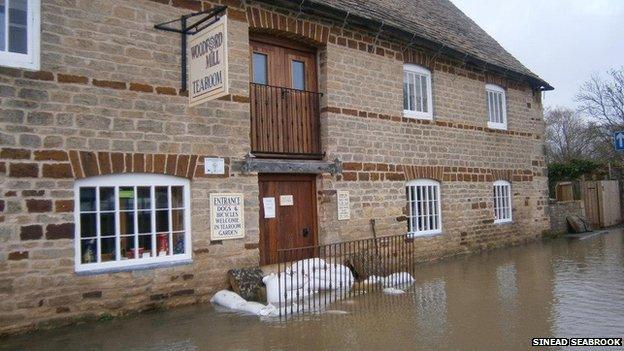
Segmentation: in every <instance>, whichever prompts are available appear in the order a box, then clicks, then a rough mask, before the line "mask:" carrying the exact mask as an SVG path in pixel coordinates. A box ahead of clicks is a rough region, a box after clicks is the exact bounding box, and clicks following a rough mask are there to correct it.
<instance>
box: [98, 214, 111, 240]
mask: <svg viewBox="0 0 624 351" xmlns="http://www.w3.org/2000/svg"><path fill="white" fill-rule="evenodd" d="M113 235H115V212H105V213H102V214H100V236H113Z"/></svg>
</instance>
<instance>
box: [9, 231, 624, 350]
mask: <svg viewBox="0 0 624 351" xmlns="http://www.w3.org/2000/svg"><path fill="white" fill-rule="evenodd" d="M415 278H416V283H415V284H414V285H413V286H412V287H411V288H410V289H409V290H408V292H407V293H406V294H403V295H383V294H382V293H381V292H379V293H371V294H367V295H364V296H358V297H355V298H351V299H349V300H345V301H340V302H337V303H335V304H333V305H332V306H331V307H330V308H331V309H332V310H333V311H332V312H331V313H324V314H321V315H307V316H299V317H297V318H295V319H293V320H289V321H288V322H287V323H284V322H277V321H275V320H262V319H260V318H259V317H256V316H245V315H240V314H236V313H229V312H223V311H218V310H215V308H213V307H212V306H209V305H203V306H191V307H185V308H178V309H174V310H171V311H167V312H157V313H150V314H143V315H139V316H135V317H129V318H119V319H115V320H112V321H107V322H98V323H91V324H84V325H79V326H75V327H68V328H62V329H56V330H50V331H43V332H38V333H33V334H27V335H20V336H17V337H13V338H7V339H0V350H280V349H288V350H407V349H409V350H421V349H422V350H429V349H454V350H456V349H462V350H465V349H468V350H526V349H529V348H531V346H530V345H531V338H533V337H598V336H603V337H623V336H624V233H623V231H622V229H614V230H611V231H609V232H608V233H606V234H601V235H595V236H593V237H586V238H583V239H579V238H576V239H569V238H561V239H556V240H551V241H545V242H539V243H534V244H529V245H525V246H521V247H515V248H507V249H499V250H494V251H490V252H484V253H481V254H475V255H468V256H463V257H456V258H451V259H448V260H446V261H443V262H437V263H431V264H426V265H420V266H418V268H417V270H416V274H415ZM576 349H578V348H576Z"/></svg>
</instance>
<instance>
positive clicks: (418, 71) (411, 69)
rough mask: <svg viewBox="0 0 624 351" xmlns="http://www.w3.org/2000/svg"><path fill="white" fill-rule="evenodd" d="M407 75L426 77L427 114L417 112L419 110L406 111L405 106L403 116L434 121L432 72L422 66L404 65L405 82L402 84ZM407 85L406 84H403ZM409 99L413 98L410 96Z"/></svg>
mask: <svg viewBox="0 0 624 351" xmlns="http://www.w3.org/2000/svg"><path fill="white" fill-rule="evenodd" d="M406 73H411V74H414V75H416V76H424V77H425V81H426V82H427V96H426V97H427V112H423V111H417V110H406V109H405V106H404V108H403V116H405V117H409V118H418V119H427V120H432V119H433V99H432V95H433V94H432V90H433V89H432V86H431V71H429V70H428V69H426V68H424V67H421V66H417V65H413V64H407V63H406V64H404V65H403V80H402V82H404V81H405V74H406ZM403 84H405V83H403ZM403 94H405V91H404V92H403ZM408 98H411V96H410V95H409V94H408ZM403 99H405V96H403ZM414 107H416V104H414Z"/></svg>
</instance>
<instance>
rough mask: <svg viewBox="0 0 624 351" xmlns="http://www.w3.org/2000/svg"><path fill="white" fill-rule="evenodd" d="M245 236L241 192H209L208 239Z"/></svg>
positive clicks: (243, 206) (243, 207)
mask: <svg viewBox="0 0 624 351" xmlns="http://www.w3.org/2000/svg"><path fill="white" fill-rule="evenodd" d="M244 237H245V198H244V196H243V194H232V193H227V194H225V193H222V194H210V240H228V239H240V238H244Z"/></svg>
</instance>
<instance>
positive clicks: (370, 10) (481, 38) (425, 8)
mask: <svg viewBox="0 0 624 351" xmlns="http://www.w3.org/2000/svg"><path fill="white" fill-rule="evenodd" d="M297 2H299V1H298V0H297ZM305 2H306V3H308V4H307V6H308V8H310V7H314V4H319V5H324V6H327V7H330V8H333V9H337V10H339V11H342V12H346V13H348V14H349V16H357V17H361V18H364V19H368V20H372V21H375V22H381V23H383V26H384V28H387V27H394V28H396V29H399V30H401V31H405V32H408V33H411V34H413V35H416V36H417V37H420V38H422V39H425V40H427V41H430V42H433V43H437V44H438V45H441V46H443V47H447V48H450V49H453V50H456V51H458V52H461V53H464V54H467V55H469V56H472V57H473V58H475V59H477V60H478V61H483V62H485V63H487V64H489V65H494V66H498V67H499V68H502V69H504V70H510V71H513V72H515V73H517V74H520V75H522V76H525V77H527V78H528V79H529V80H531V81H532V82H533V83H535V84H536V85H541V86H542V87H543V89H545V90H550V89H552V87H551V86H550V85H549V84H548V83H547V82H545V81H544V80H543V79H541V78H540V77H539V76H538V75H537V74H535V73H533V72H531V71H530V70H529V69H528V68H526V67H525V66H524V65H523V64H522V63H520V61H518V60H517V59H516V58H515V57H513V56H512V55H511V54H510V53H508V52H507V51H506V50H505V49H504V48H503V47H502V46H501V45H500V44H499V43H498V42H497V41H496V40H494V38H492V37H491V36H490V35H488V34H487V33H486V32H485V31H484V30H483V29H481V27H479V26H478V25H477V24H476V23H475V22H474V21H473V20H471V19H470V17H468V16H466V14H464V13H463V12H462V11H461V10H460V9H458V8H457V7H456V6H455V5H453V3H452V2H451V1H450V0H308V1H305Z"/></svg>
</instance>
